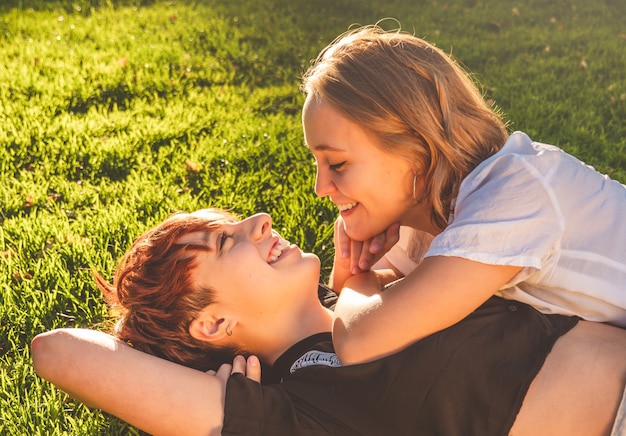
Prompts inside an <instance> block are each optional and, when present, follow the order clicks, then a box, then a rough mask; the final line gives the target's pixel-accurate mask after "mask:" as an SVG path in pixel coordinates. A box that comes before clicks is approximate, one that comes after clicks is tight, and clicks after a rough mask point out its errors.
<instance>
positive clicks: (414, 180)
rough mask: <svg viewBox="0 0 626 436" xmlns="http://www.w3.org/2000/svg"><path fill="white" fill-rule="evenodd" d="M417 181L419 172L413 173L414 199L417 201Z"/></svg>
mask: <svg viewBox="0 0 626 436" xmlns="http://www.w3.org/2000/svg"><path fill="white" fill-rule="evenodd" d="M416 183H417V173H415V174H414V175H413V200H415V201H417V197H415V184H416Z"/></svg>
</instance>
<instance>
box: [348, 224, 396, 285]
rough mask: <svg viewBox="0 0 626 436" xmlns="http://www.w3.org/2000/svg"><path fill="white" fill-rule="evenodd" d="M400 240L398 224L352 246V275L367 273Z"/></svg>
mask: <svg viewBox="0 0 626 436" xmlns="http://www.w3.org/2000/svg"><path fill="white" fill-rule="evenodd" d="M399 240H400V224H398V223H395V224H392V225H391V226H389V227H388V228H387V229H386V230H385V231H384V232H382V233H379V234H378V235H376V236H374V237H373V238H371V239H368V240H367V241H365V242H363V243H361V245H357V244H354V243H353V244H352V259H353V260H354V263H352V262H351V263H350V267H351V271H352V274H359V273H361V272H366V271H369V270H370V268H371V267H372V265H374V264H375V263H376V262H377V261H378V260H379V259H380V258H381V257H382V256H383V255H384V254H385V253H386V252H387V251H389V249H391V247H393V246H394V245H395V244H396V243H397V242H398V241H399Z"/></svg>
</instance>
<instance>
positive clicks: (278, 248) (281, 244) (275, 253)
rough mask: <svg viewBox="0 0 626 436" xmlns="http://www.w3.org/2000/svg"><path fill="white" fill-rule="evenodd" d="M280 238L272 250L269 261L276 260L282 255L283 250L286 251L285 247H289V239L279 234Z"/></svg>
mask: <svg viewBox="0 0 626 436" xmlns="http://www.w3.org/2000/svg"><path fill="white" fill-rule="evenodd" d="M278 238H279V239H278V242H277V243H276V245H275V246H274V248H272V251H270V256H269V260H268V263H274V262H276V261H277V260H278V258H279V257H280V255H281V254H283V251H285V248H287V247H289V242H288V241H286V240H284V239H283V238H282V237H280V236H278Z"/></svg>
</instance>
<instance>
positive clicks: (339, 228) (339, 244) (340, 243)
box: [334, 217, 351, 259]
mask: <svg viewBox="0 0 626 436" xmlns="http://www.w3.org/2000/svg"><path fill="white" fill-rule="evenodd" d="M334 242H335V252H338V253H341V257H343V258H344V259H347V258H348V257H350V242H351V240H350V237H349V236H348V235H347V234H346V227H345V223H344V221H343V218H341V217H338V218H337V219H336V220H335V232H334Z"/></svg>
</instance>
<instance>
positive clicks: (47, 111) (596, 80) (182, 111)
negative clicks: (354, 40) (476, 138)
mask: <svg viewBox="0 0 626 436" xmlns="http://www.w3.org/2000/svg"><path fill="white" fill-rule="evenodd" d="M385 17H393V18H396V19H397V20H398V21H399V22H400V23H401V25H402V27H403V28H404V29H405V30H408V31H410V32H412V33H414V34H416V35H417V36H421V37H424V38H426V39H428V40H429V41H431V42H434V43H436V44H437V45H438V46H439V47H441V48H442V49H444V50H445V51H447V52H451V53H452V54H453V55H454V56H456V57H457V58H458V59H459V60H460V61H461V62H462V63H463V64H464V65H465V66H466V67H467V68H468V69H470V70H471V71H472V72H473V73H474V74H475V77H476V80H477V81H478V82H479V83H480V84H481V86H482V88H483V90H484V93H485V97H486V98H488V99H492V100H494V101H495V103H496V104H497V105H498V106H499V107H500V108H501V109H502V110H503V111H504V112H505V113H506V114H507V115H508V120H509V123H510V126H511V128H512V129H515V130H517V129H519V130H524V131H526V132H528V133H529V134H530V135H531V136H533V137H534V138H535V139H537V140H541V141H543V142H549V143H553V144H557V145H559V146H561V147H562V148H564V149H566V150H567V151H569V152H571V153H573V154H575V155H577V156H579V157H580V158H582V159H583V160H585V161H586V162H587V163H589V164H591V165H594V166H595V167H597V168H598V169H600V170H602V171H604V172H608V173H609V174H611V175H612V176H613V177H615V178H617V179H619V180H621V181H622V182H625V181H626V123H625V122H624V120H626V80H625V79H624V71H626V25H625V24H624V23H626V8H624V7H623V4H622V1H621V0H594V1H589V0H526V1H523V0H519V1H518V2H509V1H502V0H484V1H480V0H465V1H463V0H448V1H437V0H429V1H419V0H418V1H416V0H412V1H410V0H404V1H400V0H332V1H331V0H320V1H315V2H312V1H308V0H275V1H272V0H254V1H252V0H249V1H244V0H229V1H228V2H226V1H223V0H207V1H200V0H199V1H195V2H187V1H168V2H165V1H115V0H109V1H98V0H92V1H74V2H69V1H67V2H63V1H44V0H40V1H35V0H33V1H28V0H3V3H2V4H1V5H0V59H2V61H1V62H0V187H1V188H0V189H1V191H0V208H1V209H0V434H1V435H20V436H22V435H39V434H41V435H66V434H67V435H91V434H93V435H98V434H126V433H130V434H137V433H138V432H137V431H136V430H134V429H132V428H130V427H127V426H126V425H125V424H124V423H121V422H119V421H117V420H115V419H113V418H111V417H108V416H106V415H104V414H102V413H99V412H96V411H91V410H88V409H87V408H85V407H84V406H82V405H80V404H78V403H76V402H74V401H72V400H70V399H68V398H67V396H66V395H65V394H63V393H61V392H59V391H57V390H56V389H55V388H54V387H52V386H51V385H49V384H48V383H45V382H43V381H41V380H40V379H39V378H38V377H37V376H36V375H35V374H34V372H33V370H32V367H31V362H30V354H29V348H28V344H29V342H30V340H31V339H32V337H33V336H34V335H36V334H37V333H40V332H42V331H45V330H48V329H51V328H55V327H63V326H83V327H85V326H87V327H96V328H104V326H105V325H106V323H107V313H106V308H105V306H104V305H103V303H102V300H101V298H100V296H99V293H98V291H97V289H96V288H95V286H94V282H93V280H92V276H91V273H92V269H96V270H98V271H100V272H103V273H105V275H106V276H107V277H110V273H111V271H112V268H113V266H114V265H115V261H116V259H117V258H118V257H119V256H120V255H121V254H122V253H123V252H124V251H125V249H126V248H127V247H128V246H129V244H130V242H131V241H132V240H133V239H134V238H135V237H136V236H137V235H138V234H139V233H140V232H142V231H143V230H144V229H145V228H146V227H147V226H150V225H152V224H154V223H155V222H158V221H160V220H161V219H162V218H164V217H165V216H167V215H168V214H169V213H171V212H173V211H176V210H181V209H184V210H194V209H197V208H201V207H207V206H218V207H227V208H230V209H232V210H233V211H234V212H236V213H238V214H240V215H247V214H250V213H253V212H257V211H267V212H269V213H271V214H272V216H273V218H274V222H275V226H276V227H277V228H278V229H279V230H280V231H281V232H282V233H283V234H285V235H286V236H287V237H288V238H289V239H290V240H291V241H293V242H295V243H298V244H299V245H301V246H302V247H303V248H305V249H307V250H313V251H315V252H317V253H318V254H319V255H320V256H321V258H322V261H323V263H324V265H326V268H325V269H324V274H325V275H326V274H327V273H328V266H329V265H330V260H331V255H332V252H331V249H332V239H331V238H332V234H331V230H332V229H331V227H332V222H333V219H334V216H335V211H334V210H333V208H332V207H331V205H330V204H329V202H328V201H326V200H320V199H318V198H316V197H315V195H314V193H313V183H314V175H315V169H314V167H313V165H312V163H313V159H312V157H311V155H310V154H309V153H308V151H307V150H306V148H305V147H304V146H303V138H302V131H301V125H300V107H301V104H302V102H303V97H302V95H301V94H300V93H299V90H298V86H299V78H300V77H301V75H302V73H303V71H304V69H305V68H306V66H307V65H308V64H309V62H310V60H311V59H312V58H314V57H315V56H316V54H317V52H318V51H319V50H320V49H322V48H323V47H324V46H325V45H326V44H327V43H328V42H330V41H331V40H332V39H333V38H334V37H335V36H336V35H337V34H339V33H340V32H342V31H345V30H347V29H348V27H349V26H350V25H351V24H354V23H359V24H371V23H374V22H376V21H378V20H379V19H381V18H385ZM385 26H387V27H393V26H394V23H393V22H391V21H388V22H386V24H385Z"/></svg>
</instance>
